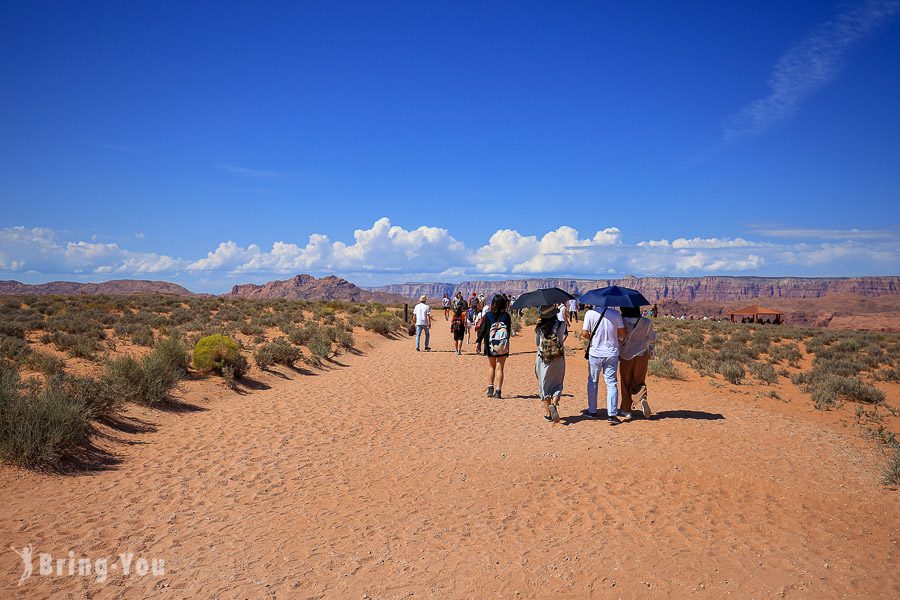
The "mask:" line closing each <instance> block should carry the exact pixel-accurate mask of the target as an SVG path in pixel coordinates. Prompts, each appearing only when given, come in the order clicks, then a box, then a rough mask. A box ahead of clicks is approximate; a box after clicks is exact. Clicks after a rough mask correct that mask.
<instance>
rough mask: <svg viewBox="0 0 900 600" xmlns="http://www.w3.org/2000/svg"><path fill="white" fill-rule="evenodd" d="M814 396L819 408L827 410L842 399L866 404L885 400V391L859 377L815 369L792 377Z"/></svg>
mask: <svg viewBox="0 0 900 600" xmlns="http://www.w3.org/2000/svg"><path fill="white" fill-rule="evenodd" d="M791 379H792V381H796V382H797V383H798V384H799V385H801V386H802V389H803V391H805V392H806V393H808V394H809V395H810V396H812V398H813V401H814V402H815V404H816V408H817V409H819V410H826V409H828V408H830V407H832V406H835V405H837V404H838V402H839V401H840V400H853V401H857V402H863V403H866V404H878V403H880V402H882V401H884V392H882V391H881V390H879V389H878V388H876V387H875V386H873V385H870V384H868V383H865V382H864V381H862V380H861V379H859V378H857V377H846V376H841V375H834V374H831V373H826V372H823V371H821V370H818V369H813V371H811V372H810V373H804V374H803V375H802V376H801V377H797V378H796V379H795V378H793V377H792V378H791Z"/></svg>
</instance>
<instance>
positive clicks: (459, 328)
mask: <svg viewBox="0 0 900 600" xmlns="http://www.w3.org/2000/svg"><path fill="white" fill-rule="evenodd" d="M465 307H466V301H465V300H462V299H460V301H459V302H458V303H457V304H456V306H454V308H453V319H452V320H451V321H450V333H452V334H453V345H454V346H455V347H456V355H457V356H459V355H460V354H462V345H463V339H464V338H465V337H466V309H465Z"/></svg>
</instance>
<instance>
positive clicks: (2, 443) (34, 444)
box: [0, 368, 92, 468]
mask: <svg viewBox="0 0 900 600" xmlns="http://www.w3.org/2000/svg"><path fill="white" fill-rule="evenodd" d="M90 416H91V413H90V411H89V410H88V409H87V407H85V405H84V404H83V403H81V402H79V401H78V400H75V399H72V398H70V397H69V396H68V395H67V394H66V391H65V388H64V387H63V386H62V385H60V383H59V381H58V380H57V379H53V380H51V382H48V383H47V384H46V385H42V384H39V383H36V382H31V383H29V384H25V385H23V384H21V382H20V381H19V376H18V374H17V373H16V372H15V371H13V370H11V369H3V368H0V455H2V457H3V459H4V460H6V461H8V462H11V463H14V464H18V465H22V466H26V467H34V468H46V467H54V466H56V465H58V464H59V463H60V462H61V461H62V460H63V459H65V458H66V457H67V456H69V455H71V454H72V453H74V452H76V451H77V450H78V449H80V448H83V447H84V446H86V445H87V444H88V443H89V441H90V435H91V431H92V428H91V424H90Z"/></svg>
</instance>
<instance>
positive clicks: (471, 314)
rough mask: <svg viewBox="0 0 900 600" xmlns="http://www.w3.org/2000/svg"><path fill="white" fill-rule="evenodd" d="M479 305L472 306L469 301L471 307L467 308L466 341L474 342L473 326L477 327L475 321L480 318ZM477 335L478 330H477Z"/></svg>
mask: <svg viewBox="0 0 900 600" xmlns="http://www.w3.org/2000/svg"><path fill="white" fill-rule="evenodd" d="M476 308H477V307H475V306H472V304H471V303H469V308H467V309H466V343H467V344H471V343H472V328H473V327H475V323H476V322H477V320H478V316H479V313H478V311H477V310H476ZM476 335H477V330H476Z"/></svg>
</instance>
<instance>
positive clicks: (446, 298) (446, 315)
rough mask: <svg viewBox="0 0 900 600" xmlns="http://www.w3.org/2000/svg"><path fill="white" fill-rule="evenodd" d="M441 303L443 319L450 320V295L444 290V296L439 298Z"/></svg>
mask: <svg viewBox="0 0 900 600" xmlns="http://www.w3.org/2000/svg"><path fill="white" fill-rule="evenodd" d="M441 305H442V306H443V307H444V320H445V321H449V320H450V296H448V295H447V293H446V292H444V297H443V298H442V299H441Z"/></svg>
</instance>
